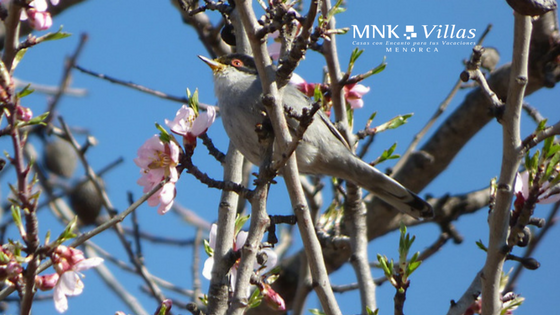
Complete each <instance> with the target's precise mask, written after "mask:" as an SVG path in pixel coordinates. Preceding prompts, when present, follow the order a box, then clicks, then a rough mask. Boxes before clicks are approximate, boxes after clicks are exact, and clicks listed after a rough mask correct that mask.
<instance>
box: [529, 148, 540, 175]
mask: <svg viewBox="0 0 560 315" xmlns="http://www.w3.org/2000/svg"><path fill="white" fill-rule="evenodd" d="M539 156H540V151H539V150H537V151H536V152H535V154H534V155H533V157H532V158H531V162H530V163H531V164H530V168H529V174H533V173H534V172H536V171H537V169H538V167H539Z"/></svg>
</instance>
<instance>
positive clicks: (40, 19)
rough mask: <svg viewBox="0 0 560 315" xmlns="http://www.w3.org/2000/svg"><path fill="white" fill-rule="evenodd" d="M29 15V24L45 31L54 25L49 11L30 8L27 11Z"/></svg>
mask: <svg viewBox="0 0 560 315" xmlns="http://www.w3.org/2000/svg"><path fill="white" fill-rule="evenodd" d="M26 13H27V17H28V19H29V25H30V26H31V27H32V28H34V29H36V30H38V31H44V30H46V29H49V28H50V27H51V26H52V18H51V14H50V13H49V12H44V11H37V10H36V9H33V8H30V9H27V11H26Z"/></svg>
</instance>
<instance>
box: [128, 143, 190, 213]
mask: <svg viewBox="0 0 560 315" xmlns="http://www.w3.org/2000/svg"><path fill="white" fill-rule="evenodd" d="M134 163H136V165H137V166H138V167H140V169H141V170H140V174H142V177H140V179H139V180H138V181H137V183H138V184H139V185H141V186H144V190H143V192H144V193H147V192H148V191H150V190H152V188H154V186H156V185H157V184H159V183H160V182H161V181H162V180H164V179H165V178H167V177H169V182H167V183H166V184H165V185H164V186H163V187H162V188H161V189H160V190H158V192H156V193H155V194H153V195H152V196H151V197H150V198H148V205H150V206H151V207H155V206H157V205H158V204H159V205H160V206H159V207H158V213H159V214H165V213H166V212H167V211H169V209H171V206H173V200H174V198H175V192H176V190H175V184H176V183H177V180H178V178H179V174H178V173H177V168H176V167H177V165H178V164H179V146H177V144H176V143H175V142H173V141H170V142H169V143H163V142H162V141H161V140H160V138H159V136H158V135H154V136H153V137H151V138H150V139H148V140H147V141H146V142H145V143H144V144H143V145H142V146H141V147H140V149H138V157H137V158H135V159H134Z"/></svg>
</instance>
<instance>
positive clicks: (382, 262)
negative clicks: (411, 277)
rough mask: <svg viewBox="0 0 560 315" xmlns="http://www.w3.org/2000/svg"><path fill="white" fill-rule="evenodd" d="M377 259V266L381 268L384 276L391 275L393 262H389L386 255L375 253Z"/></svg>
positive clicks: (388, 276)
mask: <svg viewBox="0 0 560 315" xmlns="http://www.w3.org/2000/svg"><path fill="white" fill-rule="evenodd" d="M377 261H379V266H380V267H381V269H383V272H384V273H385V276H387V278H391V277H393V262H392V261H391V263H389V261H388V259H387V257H385V256H381V255H380V254H377Z"/></svg>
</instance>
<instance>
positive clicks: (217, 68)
mask: <svg viewBox="0 0 560 315" xmlns="http://www.w3.org/2000/svg"><path fill="white" fill-rule="evenodd" d="M198 58H200V59H202V61H204V62H206V64H207V65H209V66H210V68H212V71H213V72H218V71H220V70H222V69H223V68H225V65H224V64H223V63H220V62H217V61H216V60H212V59H208V58H206V57H204V56H201V55H198Z"/></svg>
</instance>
